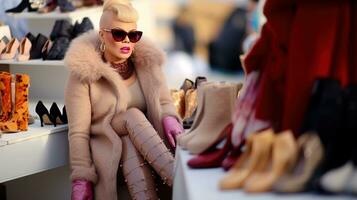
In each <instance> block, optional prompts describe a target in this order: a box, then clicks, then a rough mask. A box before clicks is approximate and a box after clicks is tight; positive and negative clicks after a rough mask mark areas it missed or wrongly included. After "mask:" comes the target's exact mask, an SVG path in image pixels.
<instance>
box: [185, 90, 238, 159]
mask: <svg viewBox="0 0 357 200" xmlns="http://www.w3.org/2000/svg"><path fill="white" fill-rule="evenodd" d="M238 91H239V88H238V85H237V84H233V83H232V84H229V83H223V84H218V85H214V86H212V87H210V88H208V89H207V90H206V92H205V99H204V102H205V103H204V106H203V107H204V111H203V112H204V113H205V114H204V116H203V117H202V120H201V122H200V124H199V125H198V127H197V128H196V129H195V130H194V131H193V132H192V133H191V134H195V136H194V137H193V138H192V139H190V141H189V142H188V143H187V149H188V150H189V151H190V152H191V153H193V154H199V153H202V152H203V151H204V150H206V149H207V148H208V147H209V146H211V145H212V144H213V143H214V142H215V141H217V140H219V138H218V137H219V136H220V133H221V130H223V128H224V127H225V126H226V125H227V124H229V123H230V122H231V117H232V112H233V108H234V103H235V101H236V98H237V94H238Z"/></svg>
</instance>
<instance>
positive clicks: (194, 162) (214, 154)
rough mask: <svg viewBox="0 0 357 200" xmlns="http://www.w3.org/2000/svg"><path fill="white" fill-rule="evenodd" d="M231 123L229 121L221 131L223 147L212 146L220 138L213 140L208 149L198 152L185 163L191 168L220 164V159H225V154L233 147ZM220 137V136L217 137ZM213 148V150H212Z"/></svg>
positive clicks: (210, 166)
mask: <svg viewBox="0 0 357 200" xmlns="http://www.w3.org/2000/svg"><path fill="white" fill-rule="evenodd" d="M232 129H233V124H232V123H229V124H228V125H227V126H226V127H225V128H224V129H223V130H222V132H221V135H223V134H224V135H226V137H225V138H226V143H225V144H224V146H223V148H221V149H217V148H214V147H215V146H216V145H218V144H219V143H220V142H221V141H222V140H223V139H222V140H219V141H217V142H215V144H214V145H212V146H211V147H210V148H209V149H208V150H206V151H205V152H204V153H202V154H199V155H197V156H195V157H193V158H192V159H190V160H189V161H188V162H187V165H188V166H189V167H191V168H215V167H220V166H221V165H222V161H223V160H224V159H225V157H226V155H227V154H228V153H229V152H230V151H231V150H232V149H233V145H232V143H231V134H232ZM219 138H222V137H219ZM212 149H213V150H212Z"/></svg>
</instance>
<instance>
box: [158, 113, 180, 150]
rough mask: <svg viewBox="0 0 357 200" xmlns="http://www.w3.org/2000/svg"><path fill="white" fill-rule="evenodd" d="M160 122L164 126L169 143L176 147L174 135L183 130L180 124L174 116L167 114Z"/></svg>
mask: <svg viewBox="0 0 357 200" xmlns="http://www.w3.org/2000/svg"><path fill="white" fill-rule="evenodd" d="M162 124H163V126H164V132H165V135H166V137H167V139H168V140H169V143H170V145H171V146H172V147H173V148H175V147H176V142H175V141H176V137H177V135H179V134H181V133H182V132H183V127H182V125H181V124H180V123H179V122H178V121H177V119H176V118H175V117H172V116H167V117H164V118H163V119H162Z"/></svg>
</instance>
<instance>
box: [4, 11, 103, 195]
mask: <svg viewBox="0 0 357 200" xmlns="http://www.w3.org/2000/svg"><path fill="white" fill-rule="evenodd" d="M101 9H102V8H101V7H93V8H83V9H78V10H76V11H74V12H70V13H59V12H53V13H49V14H38V13H26V12H24V13H19V14H9V15H11V16H13V17H14V18H16V19H26V20H27V22H28V28H29V31H30V32H31V33H33V34H37V33H42V34H45V35H49V34H50V32H51V30H52V27H53V25H54V23H55V21H56V20H58V19H67V20H69V21H70V22H72V23H74V22H75V21H76V20H79V21H81V20H82V19H83V18H84V17H87V16H88V17H89V18H90V19H91V20H92V21H93V24H94V25H98V24H99V18H100V14H101ZM95 28H97V27H95ZM0 71H9V72H10V73H11V74H16V73H23V74H28V75H29V76H30V92H29V104H30V105H29V111H30V114H31V115H32V116H35V123H34V124H31V125H29V129H28V131H26V132H19V133H13V134H3V135H1V137H0V162H1V163H2V164H1V165H0V183H3V184H5V186H7V187H8V192H7V193H8V198H9V199H24V198H28V199H69V197H70V187H69V186H70V182H69V179H68V178H67V179H61V180H58V181H59V182H57V183H56V184H57V186H58V187H60V188H62V189H61V190H54V188H53V187H54V186H53V184H50V183H52V182H53V181H54V180H53V179H51V176H49V177H47V176H45V175H41V174H39V173H40V172H43V173H45V174H46V173H47V174H48V173H52V174H55V175H54V176H55V177H69V171H68V170H63V169H68V164H69V159H68V155H69V151H68V149H69V146H68V127H67V125H57V127H54V126H53V125H45V126H44V127H41V125H40V120H39V118H38V116H37V114H36V113H35V107H36V104H37V102H38V101H39V100H41V101H42V102H43V103H44V104H45V106H46V107H47V108H48V109H49V108H50V106H51V104H52V102H56V103H57V104H58V106H59V107H60V108H62V107H63V106H64V88H65V84H66V80H67V77H68V71H67V69H66V67H65V66H64V62H63V61H62V60H49V61H48V60H46V61H44V60H42V59H39V60H28V61H21V62H19V61H17V60H0ZM30 176H31V178H30ZM32 177H34V178H32ZM36 177H42V178H41V180H40V179H38V178H37V181H36ZM25 180H35V182H34V183H33V184H35V185H38V184H40V182H44V183H49V184H45V185H43V186H42V188H41V189H39V188H36V186H32V185H33V184H29V183H28V184H25V183H27V182H26V181H25ZM56 181H57V180H56ZM51 185H52V186H51ZM17 187H21V188H22V191H23V194H21V193H18V192H16V190H15V189H14V188H17ZM41 190H46V191H53V192H52V193H51V192H47V193H46V194H43V195H42V196H41V197H37V196H36V194H40V193H41ZM26 193H27V194H26ZM53 197H55V198H53Z"/></svg>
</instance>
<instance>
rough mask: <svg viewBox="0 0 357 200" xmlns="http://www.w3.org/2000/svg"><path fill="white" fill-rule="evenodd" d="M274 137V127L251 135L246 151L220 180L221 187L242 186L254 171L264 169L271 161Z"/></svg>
mask: <svg viewBox="0 0 357 200" xmlns="http://www.w3.org/2000/svg"><path fill="white" fill-rule="evenodd" d="M274 137H275V135H274V132H273V130H272V129H269V130H266V131H263V132H261V133H255V134H253V135H251V136H249V137H248V139H247V144H246V149H245V151H244V153H243V154H242V155H241V157H240V158H239V159H238V161H237V162H236V163H235V164H234V165H233V167H232V168H231V169H230V170H229V172H228V173H227V175H226V176H224V177H223V179H222V180H221V181H220V188H221V189H224V190H227V189H238V188H241V187H242V186H243V185H244V183H245V181H246V180H247V179H248V178H249V176H251V174H253V172H256V171H260V170H262V168H264V166H265V165H266V163H268V162H269V158H270V154H271V148H272V145H273V141H274Z"/></svg>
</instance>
